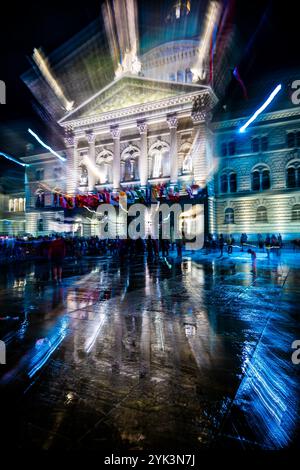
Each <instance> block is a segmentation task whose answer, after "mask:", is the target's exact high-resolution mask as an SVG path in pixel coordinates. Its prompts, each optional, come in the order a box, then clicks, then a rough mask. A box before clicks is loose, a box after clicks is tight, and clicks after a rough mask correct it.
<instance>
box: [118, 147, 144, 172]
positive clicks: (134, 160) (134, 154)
mask: <svg viewBox="0 0 300 470" xmlns="http://www.w3.org/2000/svg"><path fill="white" fill-rule="evenodd" d="M139 156H140V150H139V148H138V147H136V146H135V145H132V144H129V145H128V147H126V148H125V150H124V151H123V152H122V155H121V162H122V164H123V165H122V173H123V174H122V179H123V180H124V181H133V180H136V179H138V177H139V176H138V161H139Z"/></svg>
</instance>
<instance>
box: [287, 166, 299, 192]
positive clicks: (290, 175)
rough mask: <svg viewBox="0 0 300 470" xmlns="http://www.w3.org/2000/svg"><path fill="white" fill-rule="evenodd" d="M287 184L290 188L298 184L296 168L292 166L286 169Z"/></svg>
mask: <svg viewBox="0 0 300 470" xmlns="http://www.w3.org/2000/svg"><path fill="white" fill-rule="evenodd" d="M286 185H287V187H288V188H295V187H296V186H297V173H296V168H294V167H290V168H288V169H287V171H286Z"/></svg>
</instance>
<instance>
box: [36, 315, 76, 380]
mask: <svg viewBox="0 0 300 470" xmlns="http://www.w3.org/2000/svg"><path fill="white" fill-rule="evenodd" d="M68 324H69V320H68V318H67V317H63V318H62V319H61V321H60V322H59V324H58V326H56V327H55V328H54V332H53V333H52V334H50V335H49V336H48V337H47V338H43V341H42V343H40V344H39V343H36V347H39V350H38V352H37V353H36V354H35V355H34V356H33V358H32V359H31V361H30V364H29V368H30V369H29V372H28V376H29V377H30V378H32V377H33V376H34V375H35V374H36V373H37V372H38V371H39V370H40V369H41V368H42V367H43V366H44V365H45V363H46V362H47V361H48V359H49V358H50V357H51V356H52V354H53V353H54V352H55V351H56V349H57V348H58V347H59V345H60V344H61V343H62V341H63V340H64V338H65V337H66V335H67V331H68Z"/></svg>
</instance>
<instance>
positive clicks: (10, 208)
mask: <svg viewBox="0 0 300 470" xmlns="http://www.w3.org/2000/svg"><path fill="white" fill-rule="evenodd" d="M8 210H9V212H13V211H14V200H13V199H10V200H9V203H8Z"/></svg>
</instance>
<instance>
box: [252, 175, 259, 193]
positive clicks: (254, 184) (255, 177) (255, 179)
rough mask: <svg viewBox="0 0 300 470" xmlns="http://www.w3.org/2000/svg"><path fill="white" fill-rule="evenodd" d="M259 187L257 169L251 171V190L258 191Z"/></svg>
mask: <svg viewBox="0 0 300 470" xmlns="http://www.w3.org/2000/svg"><path fill="white" fill-rule="evenodd" d="M259 189H260V173H259V171H253V173H252V191H258V190H259Z"/></svg>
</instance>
